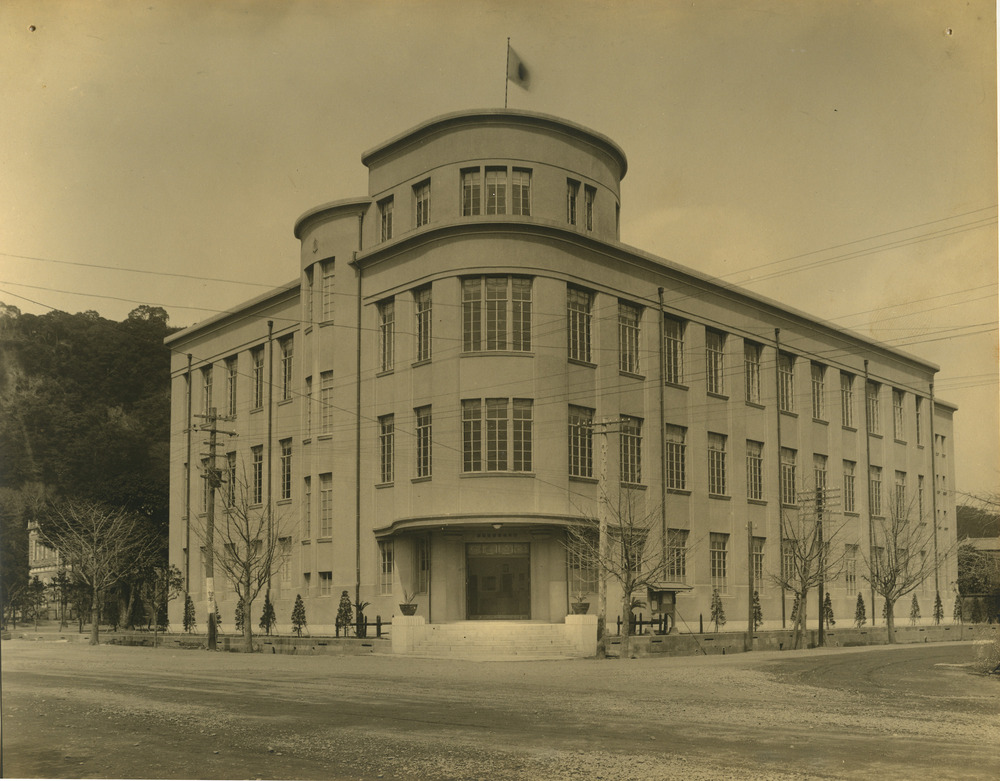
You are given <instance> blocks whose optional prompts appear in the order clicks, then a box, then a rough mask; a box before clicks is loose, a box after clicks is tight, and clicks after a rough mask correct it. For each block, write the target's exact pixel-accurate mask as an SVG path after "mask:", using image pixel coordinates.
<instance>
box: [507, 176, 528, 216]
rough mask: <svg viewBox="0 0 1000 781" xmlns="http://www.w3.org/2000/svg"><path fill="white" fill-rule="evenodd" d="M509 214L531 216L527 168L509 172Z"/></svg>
mask: <svg viewBox="0 0 1000 781" xmlns="http://www.w3.org/2000/svg"><path fill="white" fill-rule="evenodd" d="M510 213H511V214H519V215H521V216H523V217H529V216H531V171H530V170H528V169H527V168H514V169H513V170H512V171H511V172H510Z"/></svg>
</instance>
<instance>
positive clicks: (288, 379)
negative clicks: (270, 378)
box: [278, 336, 295, 401]
mask: <svg viewBox="0 0 1000 781" xmlns="http://www.w3.org/2000/svg"><path fill="white" fill-rule="evenodd" d="M292 339H293V337H291V336H287V337H285V338H284V339H282V340H280V341H279V342H278V349H279V351H280V352H281V400H282V401H288V400H289V399H290V398H292V357H293V354H294V348H295V345H294V342H293V341H292Z"/></svg>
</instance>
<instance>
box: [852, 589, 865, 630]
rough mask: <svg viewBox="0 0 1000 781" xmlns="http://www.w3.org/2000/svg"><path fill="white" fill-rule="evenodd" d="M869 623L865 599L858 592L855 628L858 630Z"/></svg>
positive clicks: (855, 608)
mask: <svg viewBox="0 0 1000 781" xmlns="http://www.w3.org/2000/svg"><path fill="white" fill-rule="evenodd" d="M866 623H868V611H867V610H865V598H864V597H862V596H861V592H860V591H859V592H858V602H857V604H856V605H855V607H854V626H856V627H857V628H858V629H860V628H861V627H863V626H864V625H865V624H866Z"/></svg>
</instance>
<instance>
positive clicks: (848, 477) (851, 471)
mask: <svg viewBox="0 0 1000 781" xmlns="http://www.w3.org/2000/svg"><path fill="white" fill-rule="evenodd" d="M856 469H857V464H856V463H855V462H854V461H845V462H844V512H845V513H853V512H857V509H856V504H855V499H854V495H855V494H854V475H855V471H856Z"/></svg>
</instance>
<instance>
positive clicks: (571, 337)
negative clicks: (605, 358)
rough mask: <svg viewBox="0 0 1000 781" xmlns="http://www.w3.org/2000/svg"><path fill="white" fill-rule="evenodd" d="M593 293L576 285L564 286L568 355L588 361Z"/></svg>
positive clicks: (574, 358)
mask: <svg viewBox="0 0 1000 781" xmlns="http://www.w3.org/2000/svg"><path fill="white" fill-rule="evenodd" d="M593 303H594V295H593V293H591V292H590V291H588V290H582V289H580V288H578V287H567V288H566V332H567V344H568V348H569V357H570V359H572V360H574V361H585V362H587V363H590V325H591V320H592V308H593Z"/></svg>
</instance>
